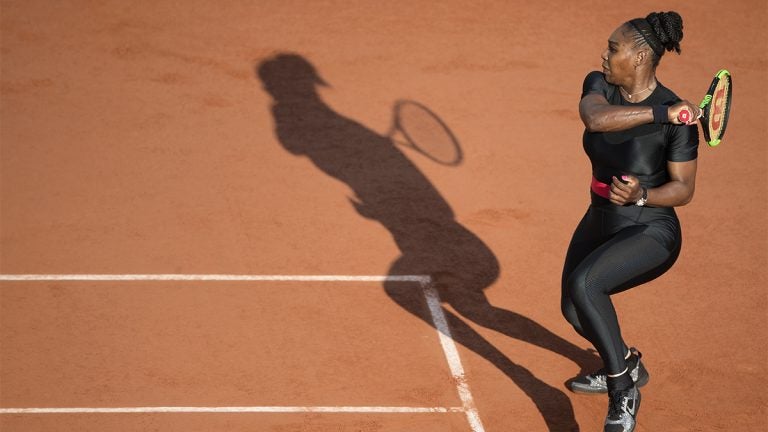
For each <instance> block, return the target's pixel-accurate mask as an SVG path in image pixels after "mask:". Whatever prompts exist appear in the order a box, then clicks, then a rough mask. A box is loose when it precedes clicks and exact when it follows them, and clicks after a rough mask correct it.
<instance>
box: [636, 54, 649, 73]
mask: <svg viewBox="0 0 768 432" xmlns="http://www.w3.org/2000/svg"><path fill="white" fill-rule="evenodd" d="M646 59H649V56H648V50H647V49H641V50H637V53H636V54H635V69H637V68H638V67H640V65H641V64H643V63H644V62H645V61H646Z"/></svg>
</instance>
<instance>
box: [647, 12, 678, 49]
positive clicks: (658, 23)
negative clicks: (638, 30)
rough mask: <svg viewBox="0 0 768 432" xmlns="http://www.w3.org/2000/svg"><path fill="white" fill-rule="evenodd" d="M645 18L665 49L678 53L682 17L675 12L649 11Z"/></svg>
mask: <svg viewBox="0 0 768 432" xmlns="http://www.w3.org/2000/svg"><path fill="white" fill-rule="evenodd" d="M645 19H646V20H647V21H648V24H650V25H651V28H653V31H654V33H656V36H657V37H658V38H659V40H660V41H661V43H662V45H664V49H665V50H667V51H672V50H674V51H675V52H677V53H678V54H680V41H682V40H683V18H682V17H681V16H680V15H679V14H678V13H677V12H672V11H670V12H658V13H657V12H651V13H650V14H648V16H647V17H645Z"/></svg>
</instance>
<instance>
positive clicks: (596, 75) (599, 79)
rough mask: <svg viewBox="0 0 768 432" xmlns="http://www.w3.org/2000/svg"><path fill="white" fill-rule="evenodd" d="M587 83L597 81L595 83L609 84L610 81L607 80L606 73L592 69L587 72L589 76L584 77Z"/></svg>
mask: <svg viewBox="0 0 768 432" xmlns="http://www.w3.org/2000/svg"><path fill="white" fill-rule="evenodd" d="M584 82H585V83H587V82H588V83H595V84H604V85H607V84H608V82H607V81H606V80H605V74H603V73H602V72H600V71H591V72H589V73H588V74H587V76H585V77H584Z"/></svg>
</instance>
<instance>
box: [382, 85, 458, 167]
mask: <svg viewBox="0 0 768 432" xmlns="http://www.w3.org/2000/svg"><path fill="white" fill-rule="evenodd" d="M392 111H393V116H392V126H391V127H390V129H389V132H388V133H387V136H388V137H389V138H390V139H391V140H392V141H393V142H395V143H397V144H399V145H402V146H404V147H408V148H410V149H413V150H415V151H417V152H419V153H421V154H422V155H423V156H425V157H427V158H428V159H430V160H432V161H434V162H437V163H439V164H441V165H446V166H458V165H460V164H461V162H462V161H463V160H464V154H463V153H462V151H461V146H460V145H459V140H457V139H456V135H454V134H453V132H452V131H451V129H450V128H449V127H448V125H446V124H445V122H444V121H443V120H442V119H441V118H440V117H438V115H437V114H435V113H434V112H433V111H432V110H430V109H429V108H427V107H426V106H424V105H422V104H420V103H418V102H415V101H411V100H398V101H396V102H395V106H394V108H393V109H392Z"/></svg>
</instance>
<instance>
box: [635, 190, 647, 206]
mask: <svg viewBox="0 0 768 432" xmlns="http://www.w3.org/2000/svg"><path fill="white" fill-rule="evenodd" d="M640 188H641V189H642V190H643V196H642V197H640V199H639V200H637V201H635V205H636V206H638V207H642V206H644V205H645V203H646V202H648V189H646V188H645V187H643V186H640Z"/></svg>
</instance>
